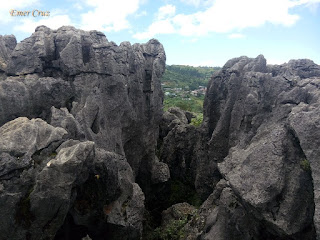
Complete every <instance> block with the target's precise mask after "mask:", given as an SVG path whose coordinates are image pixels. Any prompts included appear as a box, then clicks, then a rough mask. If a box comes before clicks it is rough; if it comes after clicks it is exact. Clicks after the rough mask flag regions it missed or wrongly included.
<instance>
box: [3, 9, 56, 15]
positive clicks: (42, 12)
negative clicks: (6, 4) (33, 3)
mask: <svg viewBox="0 0 320 240" xmlns="http://www.w3.org/2000/svg"><path fill="white" fill-rule="evenodd" d="M9 12H10V15H11V16H12V17H19V16H23V17H28V16H29V15H30V16H33V17H49V16H50V12H49V11H40V10H38V9H35V10H33V11H18V10H15V9H11V10H10V11H9ZM30 13H31V14H30Z"/></svg>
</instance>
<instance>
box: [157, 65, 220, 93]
mask: <svg viewBox="0 0 320 240" xmlns="http://www.w3.org/2000/svg"><path fill="white" fill-rule="evenodd" d="M217 70H220V67H192V66H186V65H167V66H166V71H165V73H164V75H163V77H162V83H163V85H164V87H180V88H183V89H188V90H195V89H198V88H199V86H206V85H207V83H208V81H209V79H210V77H211V76H212V74H213V73H214V72H215V71H217Z"/></svg>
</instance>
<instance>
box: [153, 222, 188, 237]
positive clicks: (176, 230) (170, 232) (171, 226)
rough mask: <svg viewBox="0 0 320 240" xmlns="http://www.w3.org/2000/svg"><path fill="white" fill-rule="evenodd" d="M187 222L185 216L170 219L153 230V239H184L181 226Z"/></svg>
mask: <svg viewBox="0 0 320 240" xmlns="http://www.w3.org/2000/svg"><path fill="white" fill-rule="evenodd" d="M187 222H188V218H187V217H185V218H183V219H178V220H171V221H170V222H169V223H168V224H167V225H166V226H165V227H158V228H156V229H155V230H154V234H153V239H157V240H182V239H184V229H183V227H184V226H185V225H186V224H187Z"/></svg>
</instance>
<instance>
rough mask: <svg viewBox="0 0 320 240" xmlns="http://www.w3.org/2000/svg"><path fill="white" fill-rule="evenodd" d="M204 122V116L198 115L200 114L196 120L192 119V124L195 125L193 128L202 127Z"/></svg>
mask: <svg viewBox="0 0 320 240" xmlns="http://www.w3.org/2000/svg"><path fill="white" fill-rule="evenodd" d="M202 121H203V114H202V113H198V114H196V117H195V118H192V120H191V123H190V124H191V125H193V126H196V127H199V126H201V124H202Z"/></svg>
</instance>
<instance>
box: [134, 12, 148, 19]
mask: <svg viewBox="0 0 320 240" xmlns="http://www.w3.org/2000/svg"><path fill="white" fill-rule="evenodd" d="M147 15H148V13H147V11H142V12H139V13H137V14H136V15H135V17H136V18H139V17H143V16H147Z"/></svg>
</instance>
